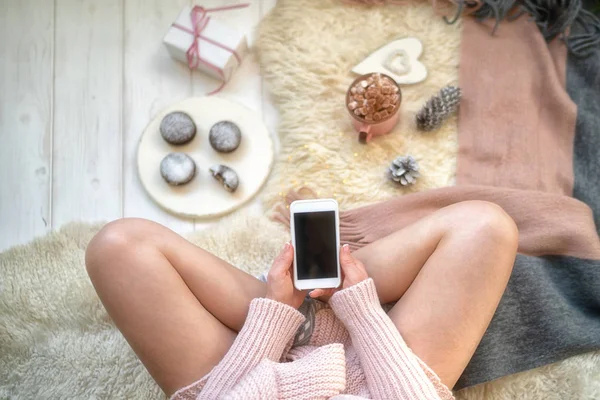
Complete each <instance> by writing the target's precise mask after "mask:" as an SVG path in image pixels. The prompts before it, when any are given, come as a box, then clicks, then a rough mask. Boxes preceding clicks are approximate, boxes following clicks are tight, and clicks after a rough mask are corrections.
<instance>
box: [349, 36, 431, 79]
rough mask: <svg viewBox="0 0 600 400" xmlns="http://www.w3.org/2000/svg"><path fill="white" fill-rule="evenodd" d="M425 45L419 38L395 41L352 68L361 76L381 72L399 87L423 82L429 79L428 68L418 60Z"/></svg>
mask: <svg viewBox="0 0 600 400" xmlns="http://www.w3.org/2000/svg"><path fill="white" fill-rule="evenodd" d="M422 52H423V44H421V41H420V40H419V39H417V38H405V39H398V40H394V41H393V42H390V43H388V44H386V45H385V46H383V47H381V48H379V49H377V50H375V51H374V52H373V53H371V54H370V55H369V56H368V57H367V58H365V59H364V60H363V61H362V62H360V63H359V64H358V65H356V66H355V67H354V68H352V72H354V73H357V74H359V75H364V74H368V73H371V72H379V73H382V74H386V75H389V76H390V77H391V78H393V79H394V80H395V81H396V82H397V83H398V84H399V85H408V84H412V83H418V82H422V81H424V80H425V78H427V68H425V65H423V63H421V62H420V61H419V60H418V58H419V56H420V55H421V53H422Z"/></svg>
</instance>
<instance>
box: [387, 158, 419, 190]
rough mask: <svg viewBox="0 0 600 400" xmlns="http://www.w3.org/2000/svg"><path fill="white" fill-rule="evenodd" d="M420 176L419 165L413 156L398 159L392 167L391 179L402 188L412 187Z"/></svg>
mask: <svg viewBox="0 0 600 400" xmlns="http://www.w3.org/2000/svg"><path fill="white" fill-rule="evenodd" d="M419 176H420V175H419V164H417V161H416V160H415V159H414V158H413V156H400V157H397V158H396V159H395V160H394V161H392V165H390V178H391V179H392V180H393V181H394V182H398V183H400V184H401V185H402V186H406V185H412V184H413V183H415V182H416V181H417V178H418V177H419Z"/></svg>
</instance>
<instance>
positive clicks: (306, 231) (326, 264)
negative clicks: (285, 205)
mask: <svg viewBox="0 0 600 400" xmlns="http://www.w3.org/2000/svg"><path fill="white" fill-rule="evenodd" d="M294 230H295V232H294V233H295V236H296V249H295V250H296V269H297V271H298V279H323V278H336V277H337V239H336V234H335V233H336V229H335V211H317V212H312V211H311V212H304V213H294Z"/></svg>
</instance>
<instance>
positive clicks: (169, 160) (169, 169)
mask: <svg viewBox="0 0 600 400" xmlns="http://www.w3.org/2000/svg"><path fill="white" fill-rule="evenodd" d="M160 174H161V175H162V177H163V179H164V180H165V181H167V183H168V184H169V185H173V186H178V185H185V184H186V183H188V182H189V181H191V180H192V179H193V178H194V176H195V175H196V163H195V162H194V160H192V157H190V156H188V155H187V154H185V153H169V154H167V156H166V157H165V158H163V160H162V161H161V163H160Z"/></svg>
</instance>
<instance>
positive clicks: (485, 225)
mask: <svg viewBox="0 0 600 400" xmlns="http://www.w3.org/2000/svg"><path fill="white" fill-rule="evenodd" d="M516 249H517V230H516V227H515V224H514V222H513V221H512V220H511V219H510V217H508V216H507V215H506V214H505V213H504V211H502V210H501V209H500V208H499V207H497V206H495V205H493V204H491V203H486V202H479V201H470V202H464V203H459V204H455V205H452V206H449V207H446V208H444V209H441V210H439V211H438V212H435V213H433V214H431V215H430V216H428V217H426V218H423V219H422V220H420V221H418V222H416V223H414V224H412V225H410V226H408V227H406V228H404V229H402V230H401V231H398V232H396V233H393V234H391V235H389V236H387V237H385V238H382V239H380V240H378V241H376V242H374V243H371V244H370V245H368V246H365V247H363V248H362V249H360V250H358V251H356V252H355V253H354V255H355V256H356V257H357V258H359V259H360V260H361V261H362V262H363V263H364V264H365V266H366V268H367V270H368V272H369V275H370V276H371V277H372V278H373V279H374V281H375V284H376V286H377V290H378V293H379V296H380V299H381V300H382V302H391V301H396V300H398V302H397V304H396V305H395V306H394V308H392V310H391V311H390V312H389V316H390V317H391V318H392V320H393V321H394V323H395V324H396V326H397V327H398V329H399V331H400V332H401V334H402V335H403V337H404V339H405V340H406V342H407V343H408V345H409V346H410V347H411V348H412V350H413V351H414V352H415V354H417V355H418V356H419V357H420V358H421V359H422V360H423V361H425V362H426V363H427V364H428V365H429V366H430V367H431V368H432V369H433V370H434V371H435V372H436V373H437V374H438V375H439V376H440V378H441V379H442V381H443V382H444V383H445V384H446V385H447V386H448V387H450V388H452V387H453V386H454V384H455V383H456V381H457V379H458V378H459V376H460V374H461V373H462V371H463V370H464V368H465V366H466V365H467V363H468V361H469V360H470V358H471V356H472V355H473V352H474V351H475V348H476V347H477V344H478V343H479V341H480V340H481V337H482V336H483V333H484V332H485V330H486V328H487V326H488V324H489V322H490V320H491V318H492V316H493V314H494V311H495V309H496V307H497V305H498V302H499V301H500V297H501V296H502V293H503V292H504V288H505V286H506V283H507V282H508V278H509V276H510V273H511V270H512V265H513V262H514V258H515V254H516ZM86 265H87V269H88V273H89V275H90V278H91V280H92V282H93V284H94V286H95V288H96V291H97V292H98V295H99V296H100V299H101V300H102V302H103V304H104V306H105V307H106V309H107V311H108V313H109V314H110V316H111V317H112V319H113V320H114V321H115V323H116V325H117V327H118V328H119V329H120V330H121V332H122V333H123V335H124V336H125V338H126V339H127V341H128V342H129V344H130V345H131V347H132V348H133V350H134V351H135V352H136V354H137V355H138V356H139V358H140V360H141V361H142V362H143V363H144V365H145V366H146V368H147V369H148V371H149V372H150V374H151V375H152V377H153V378H154V379H155V380H156V382H157V383H158V384H159V385H160V387H161V388H162V389H163V390H164V391H165V393H167V394H168V395H170V394H172V393H174V392H175V391H176V390H177V389H179V388H181V387H183V386H186V385H188V384H190V383H193V382H194V381H196V380H198V379H200V378H201V377H202V376H204V375H205V374H207V373H208V372H209V371H210V370H211V369H212V367H213V366H215V365H216V364H217V363H218V362H219V361H220V360H221V358H222V357H223V356H224V354H225V353H226V352H227V350H228V349H229V347H230V346H231V343H232V342H233V340H234V339H235V336H236V333H237V331H239V330H240V329H241V327H242V326H243V324H244V320H245V318H246V314H247V311H248V306H249V303H250V301H251V300H252V299H253V298H256V297H261V296H264V294H265V290H266V287H265V284H264V283H263V282H261V281H259V280H257V279H256V278H254V277H252V276H250V275H248V274H246V273H244V272H242V271H240V270H238V269H236V268H235V267H233V266H232V265H230V264H228V263H227V262H225V261H223V260H221V259H219V258H218V257H216V256H214V255H212V254H210V253H209V252H207V251H205V250H203V249H201V248H199V247H196V246H194V245H193V244H191V243H190V242H188V241H187V240H185V239H183V238H182V237H181V236H179V235H177V234H175V233H174V232H172V231H170V230H169V229H167V228H165V227H163V226H161V225H159V224H156V223H153V222H150V221H146V220H142V219H122V220H118V221H115V222H112V223H110V224H108V225H106V226H105V227H104V228H103V229H102V230H101V231H100V232H99V233H98V234H97V235H96V237H95V238H94V239H93V240H92V242H91V243H90V245H89V247H88V250H87V253H86Z"/></svg>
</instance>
